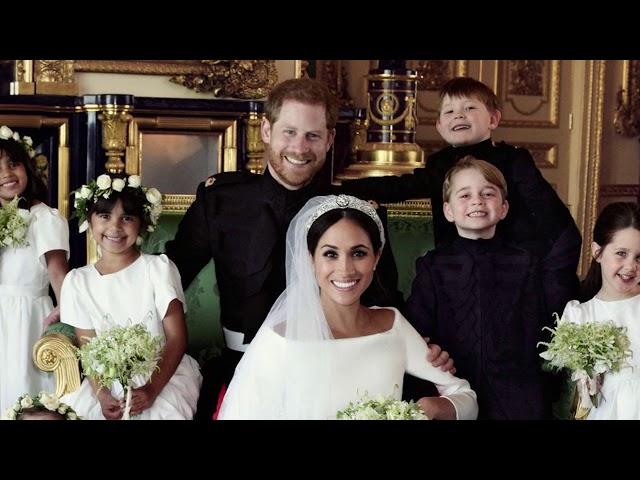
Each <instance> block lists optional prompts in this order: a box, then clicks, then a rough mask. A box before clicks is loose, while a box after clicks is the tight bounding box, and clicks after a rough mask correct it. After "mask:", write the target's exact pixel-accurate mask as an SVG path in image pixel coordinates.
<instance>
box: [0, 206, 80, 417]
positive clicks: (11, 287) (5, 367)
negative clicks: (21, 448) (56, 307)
mask: <svg viewBox="0 0 640 480" xmlns="http://www.w3.org/2000/svg"><path fill="white" fill-rule="evenodd" d="M30 213H31V222H30V224H29V230H28V233H27V241H28V243H29V244H28V245H26V246H23V247H18V248H13V247H2V248H0V409H1V410H5V409H6V408H9V407H10V406H11V405H13V404H14V403H15V402H16V400H17V399H18V397H19V396H20V395H22V394H23V393H30V394H32V395H35V394H37V393H39V392H40V391H41V390H45V391H48V392H53V391H55V380H54V377H53V375H52V374H50V373H45V372H42V371H40V370H39V369H38V368H37V367H36V366H35V365H34V364H33V360H32V357H31V352H32V348H33V345H34V343H35V342H36V341H37V340H38V339H39V338H40V335H41V334H42V331H43V329H42V322H43V320H44V319H45V317H46V316H47V315H48V314H49V313H51V310H52V309H53V302H52V301H51V297H49V276H48V274H47V262H46V259H45V253H47V252H49V251H52V250H65V251H66V252H67V257H68V255H69V224H68V223H67V220H66V219H65V218H64V217H62V215H60V214H59V213H58V211H57V210H56V209H54V208H51V207H49V206H47V205H45V204H44V203H38V204H37V205H34V206H33V207H31V209H30Z"/></svg>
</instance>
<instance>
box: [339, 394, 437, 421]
mask: <svg viewBox="0 0 640 480" xmlns="http://www.w3.org/2000/svg"><path fill="white" fill-rule="evenodd" d="M336 418H337V419H338V420H429V418H428V417H427V416H426V415H425V414H424V412H423V411H422V410H421V409H420V407H418V405H417V404H416V403H415V402H413V401H411V402H405V401H403V400H395V399H393V398H390V397H383V396H382V395H380V396H378V397H377V398H375V399H371V398H369V397H368V395H367V394H365V395H364V396H363V397H362V399H361V400H360V401H359V402H355V403H354V402H349V405H347V408H345V409H344V410H340V411H339V412H338V414H337V416H336Z"/></svg>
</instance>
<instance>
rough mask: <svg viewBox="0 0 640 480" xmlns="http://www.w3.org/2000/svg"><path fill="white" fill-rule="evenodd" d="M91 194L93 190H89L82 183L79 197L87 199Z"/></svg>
mask: <svg viewBox="0 0 640 480" xmlns="http://www.w3.org/2000/svg"><path fill="white" fill-rule="evenodd" d="M92 196H93V190H91V189H90V188H89V187H88V186H87V185H83V186H82V188H80V198H86V199H87V200H88V199H90V198H91V197H92Z"/></svg>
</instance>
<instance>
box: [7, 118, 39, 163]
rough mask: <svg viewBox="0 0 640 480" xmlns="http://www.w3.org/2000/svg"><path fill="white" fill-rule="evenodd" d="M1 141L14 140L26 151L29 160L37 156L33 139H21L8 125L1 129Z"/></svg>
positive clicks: (27, 137)
mask: <svg viewBox="0 0 640 480" xmlns="http://www.w3.org/2000/svg"><path fill="white" fill-rule="evenodd" d="M0 139H2V140H14V141H16V142H17V143H19V144H20V145H22V148H24V149H25V151H26V152H27V155H29V158H33V157H35V155H36V150H35V149H34V148H33V139H32V138H31V137H29V136H27V135H23V136H22V137H20V134H19V133H18V132H14V131H13V130H11V129H10V128H9V127H7V126H6V125H2V126H1V127H0Z"/></svg>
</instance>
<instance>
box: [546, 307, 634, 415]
mask: <svg viewBox="0 0 640 480" xmlns="http://www.w3.org/2000/svg"><path fill="white" fill-rule="evenodd" d="M544 329H546V330H549V331H550V332H551V333H552V335H553V336H552V339H551V341H550V342H548V343H547V342H539V343H538V345H544V346H546V347H547V350H546V351H544V352H542V353H541V354H540V356H541V357H542V358H543V359H545V364H544V366H545V368H546V369H548V370H557V371H559V370H562V369H567V370H570V371H571V380H573V381H574V382H576V386H577V389H578V402H579V403H578V408H577V411H576V418H584V417H585V416H586V415H587V414H588V413H589V411H590V410H591V408H592V407H593V406H596V407H597V406H598V397H599V394H600V387H601V386H602V375H603V374H604V373H606V372H616V371H618V370H620V368H622V367H624V366H625V365H626V360H627V359H628V358H629V356H630V355H631V351H630V350H629V346H630V343H629V338H628V337H627V334H626V329H625V328H624V327H618V326H616V325H614V323H613V322H612V321H609V322H585V323H580V324H578V323H572V322H569V321H566V320H564V319H558V316H557V315H556V328H554V329H552V328H549V327H545V328H544Z"/></svg>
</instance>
